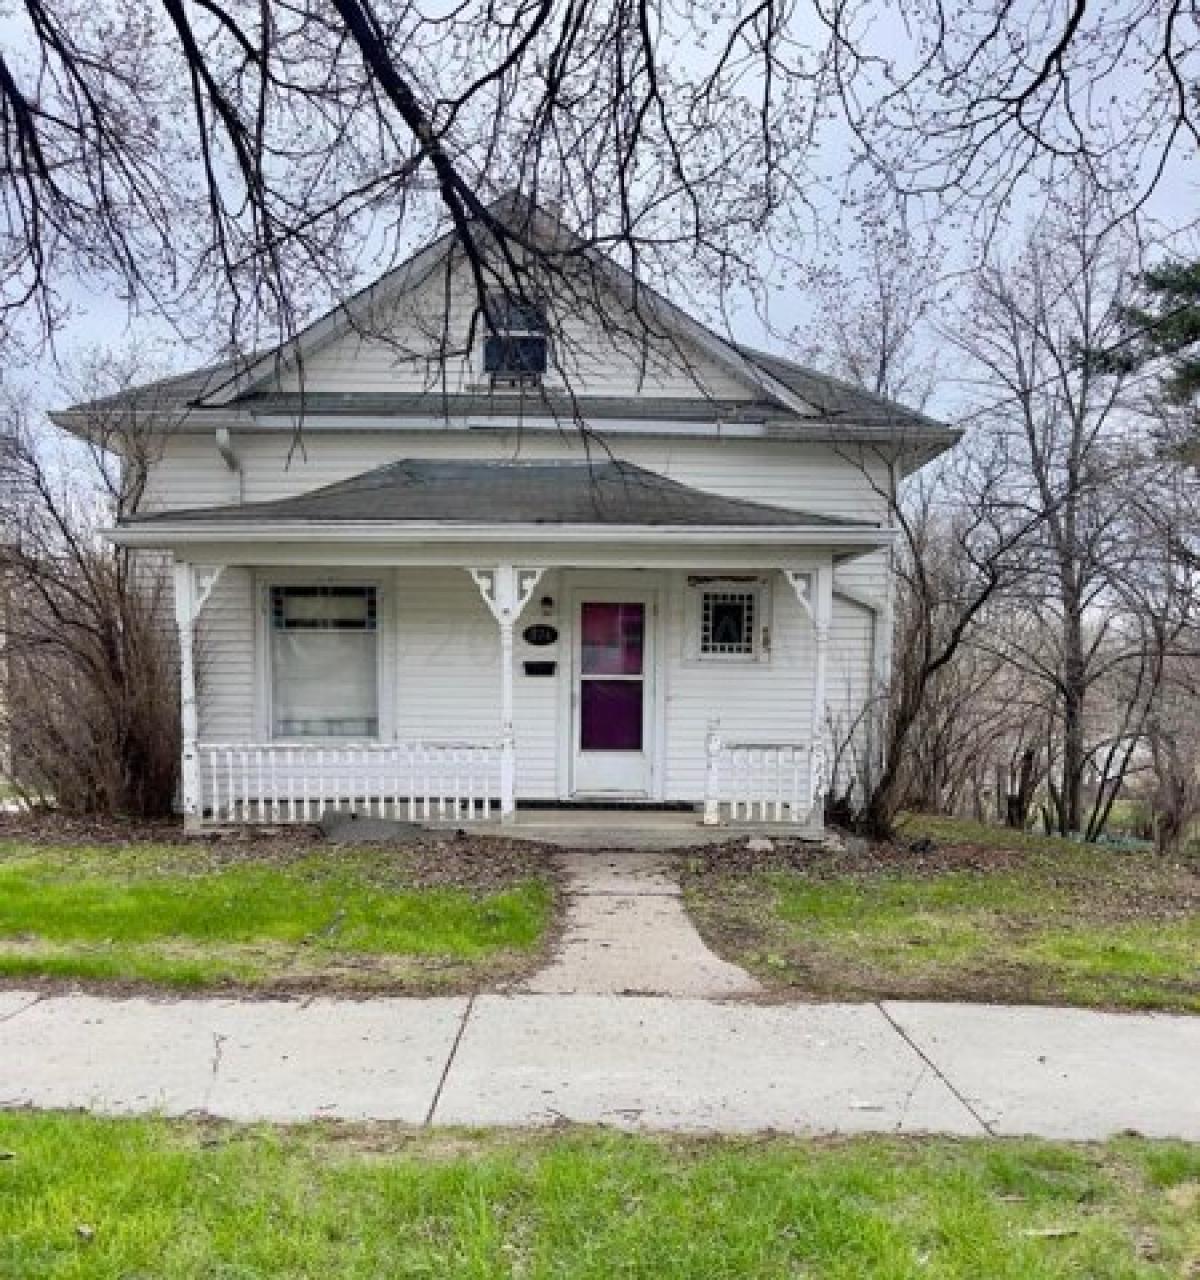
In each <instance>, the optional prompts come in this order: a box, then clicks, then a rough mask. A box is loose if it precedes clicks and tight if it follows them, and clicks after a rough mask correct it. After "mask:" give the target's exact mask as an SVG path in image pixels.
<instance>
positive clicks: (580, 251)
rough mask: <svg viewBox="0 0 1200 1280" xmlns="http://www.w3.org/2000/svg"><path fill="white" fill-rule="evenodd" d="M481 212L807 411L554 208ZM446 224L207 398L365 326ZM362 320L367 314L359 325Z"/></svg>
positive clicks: (765, 391) (436, 248) (236, 393)
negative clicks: (577, 262)
mask: <svg viewBox="0 0 1200 1280" xmlns="http://www.w3.org/2000/svg"><path fill="white" fill-rule="evenodd" d="M487 211H488V214H489V215H490V216H491V217H492V218H494V219H495V220H496V221H497V222H499V223H500V224H502V225H503V226H504V227H506V228H508V229H510V230H511V231H512V232H513V233H515V234H518V235H519V236H520V237H522V238H524V239H525V240H527V241H529V242H530V243H533V244H536V245H538V246H539V247H542V248H544V249H545V250H547V251H549V252H552V253H558V254H562V255H564V256H566V255H574V256H576V257H578V258H581V259H584V260H586V261H587V262H589V263H590V264H591V266H592V268H593V269H595V270H597V271H598V273H599V274H600V276H601V277H603V278H605V282H606V283H607V284H608V285H609V286H610V287H611V288H612V289H613V290H614V291H615V292H616V293H617V294H618V295H628V296H629V297H634V298H636V300H637V306H638V308H639V310H640V311H641V313H642V314H644V315H645V316H646V317H647V319H650V318H653V319H654V321H655V322H657V323H659V324H661V325H662V326H663V327H664V328H665V329H666V330H667V331H668V332H670V333H672V334H674V335H675V336H676V337H677V338H680V339H685V340H688V341H690V342H692V343H693V344H694V345H695V346H697V347H698V348H699V349H700V350H701V351H703V352H704V353H705V354H706V355H707V356H709V358H710V359H712V360H713V361H715V363H716V364H717V365H718V366H719V367H721V368H723V369H724V370H725V371H726V372H728V373H730V374H732V375H733V376H734V377H736V378H738V379H740V380H741V381H742V382H745V383H746V384H748V385H749V386H751V387H753V388H755V389H756V390H757V391H759V392H760V393H761V394H762V395H763V396H765V397H766V398H767V399H768V400H774V401H776V402H777V403H779V404H780V405H782V406H783V407H785V408H787V409H790V410H791V411H792V412H793V413H796V414H799V415H801V416H804V415H806V414H808V413H809V412H811V406H809V405H808V404H807V403H806V402H805V401H804V400H802V399H801V398H800V397H798V396H797V395H796V394H795V393H794V392H793V390H792V389H791V388H790V387H789V386H788V385H787V384H786V383H784V382H782V381H780V380H779V379H778V378H777V377H776V376H775V375H774V374H773V373H771V372H770V370H769V369H767V368H765V367H764V366H763V365H761V364H760V363H759V362H757V361H755V360H753V359H751V358H750V357H748V356H747V355H745V354H743V352H742V351H741V350H740V349H739V348H738V347H737V346H735V345H734V344H733V343H732V342H730V341H728V340H727V339H726V338H723V337H721V336H720V335H719V334H718V333H716V332H715V331H714V330H712V329H710V328H708V326H707V325H703V324H701V323H700V322H699V321H698V320H696V319H695V318H694V317H693V316H690V315H689V314H688V313H687V312H686V311H684V310H683V309H682V308H681V307H678V306H676V305H675V303H673V302H671V301H670V300H669V299H668V298H666V297H665V296H664V295H663V294H661V293H659V292H658V290H656V289H654V288H653V287H651V286H650V285H648V284H646V283H645V282H643V281H641V280H637V279H635V278H634V276H633V275H632V274H631V273H630V272H629V271H627V270H626V269H625V268H624V267H622V266H621V265H620V264H619V263H617V262H615V261H613V259H612V258H610V257H608V256H607V255H605V254H602V253H600V252H599V251H598V250H596V249H595V248H593V247H591V246H588V245H586V244H585V243H584V241H583V240H582V238H581V237H580V236H578V235H576V234H575V233H574V232H573V231H571V230H570V228H568V227H567V226H566V224H565V223H564V222H563V221H562V219H561V218H559V217H558V216H557V215H556V214H554V213H551V212H550V211H548V210H546V209H544V208H542V207H541V206H540V205H538V204H535V203H534V202H533V201H532V200H530V199H529V198H528V197H526V196H524V195H522V194H521V193H520V192H515V191H513V192H508V193H506V194H505V195H502V196H500V197H498V198H497V199H496V200H494V201H493V202H492V203H491V204H490V205H488V206H487ZM457 238H458V235H457V232H456V231H455V230H453V229H451V230H450V231H447V232H445V233H444V234H443V235H441V236H439V237H438V238H437V239H436V240H434V241H433V242H432V243H430V244H428V245H426V246H425V247H424V248H423V249H420V250H418V252H416V253H415V254H413V255H412V256H411V257H409V258H408V259H406V260H405V261H404V262H402V263H400V264H399V266H396V267H393V268H392V269H391V270H390V271H387V272H385V273H384V274H383V275H382V276H381V277H380V278H379V279H378V280H376V281H374V282H373V283H371V284H370V285H367V286H366V288H364V289H361V290H359V292H358V293H356V294H354V295H353V296H352V297H350V298H348V299H347V300H346V301H344V302H341V303H339V304H338V305H337V306H335V307H332V308H331V309H330V310H328V311H327V312H325V314H324V315H322V316H319V317H318V318H317V319H316V320H314V321H313V322H312V323H311V324H309V325H306V326H305V328H303V329H302V330H301V331H300V332H299V333H298V334H297V335H296V336H295V337H294V338H291V339H289V340H288V341H287V342H285V343H284V344H282V345H281V346H279V347H277V348H275V349H274V350H273V351H269V352H267V353H265V354H263V355H262V356H261V357H259V358H258V359H256V360H253V361H251V362H250V363H249V364H248V365H247V366H246V367H245V368H244V369H239V370H237V371H236V372H235V373H234V374H233V375H232V376H231V377H230V378H229V379H228V380H227V381H226V382H225V383H224V384H223V385H221V386H218V387H216V388H215V389H214V390H212V391H211V392H209V393H208V394H207V395H206V396H205V397H204V400H203V403H204V404H206V405H225V404H229V403H231V402H232V401H234V400H238V399H241V398H243V397H245V396H247V395H251V394H253V393H254V392H255V391H259V390H261V389H262V388H263V387H264V386H265V385H266V384H268V383H269V382H270V381H271V380H272V379H274V378H275V377H276V376H277V374H278V373H279V372H280V370H281V369H283V368H286V367H288V366H289V365H291V364H294V363H296V362H298V361H302V360H304V359H306V358H308V357H310V356H311V355H313V354H315V353H316V352H317V351H320V350H321V349H322V348H323V347H326V346H328V345H329V344H330V343H333V342H336V341H337V340H338V339H339V338H341V337H344V336H345V335H346V334H349V333H351V332H353V331H354V330H355V328H356V327H359V328H365V329H367V330H368V331H369V328H370V325H369V317H370V316H371V315H372V312H373V310H374V309H375V308H383V307H387V306H388V305H389V304H390V303H391V301H392V300H393V299H395V298H396V297H398V296H401V295H403V293H404V292H405V291H406V290H407V289H409V288H411V287H412V285H413V284H414V283H415V282H419V281H421V280H424V279H426V278H427V276H428V273H429V272H430V271H432V270H433V269H434V268H435V267H436V266H438V265H439V264H440V263H441V262H443V261H444V260H445V258H446V257H447V255H449V253H450V252H451V250H452V249H453V246H454V244H455V241H456V240H457ZM364 319H366V320H367V321H368V323H367V324H365V325H364V324H363V321H364Z"/></svg>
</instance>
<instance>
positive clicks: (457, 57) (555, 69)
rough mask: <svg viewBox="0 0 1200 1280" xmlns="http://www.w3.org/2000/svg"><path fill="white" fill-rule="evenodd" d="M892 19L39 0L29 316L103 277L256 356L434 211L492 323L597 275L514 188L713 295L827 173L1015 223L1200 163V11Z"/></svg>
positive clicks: (769, 241)
mask: <svg viewBox="0 0 1200 1280" xmlns="http://www.w3.org/2000/svg"><path fill="white" fill-rule="evenodd" d="M880 17H881V15H880V14H879V13H878V11H877V7H876V6H872V5H869V4H866V3H864V2H862V0H854V2H850V3H844V2H842V0H839V2H838V3H836V4H834V5H832V6H830V5H822V4H818V5H815V6H811V7H810V6H802V5H796V4H790V3H786V2H784V0H763V2H762V3H759V4H755V5H752V6H740V7H736V6H735V7H733V8H732V9H731V8H729V7H728V6H723V5H721V4H718V3H715V2H713V3H707V2H706V3H700V4H695V5H691V6H687V7H683V8H680V7H678V6H670V5H665V4H662V3H659V0H649V2H645V3H632V2H631V0H615V2H613V0H606V2H605V3H600V2H599V0H518V3H516V4H514V5H511V6H501V5H497V4H496V3H495V2H494V0H471V2H469V3H464V4H460V5H457V6H454V7H452V8H450V9H448V10H437V11H435V12H430V11H428V10H427V8H425V7H422V6H419V5H417V4H415V3H411V2H410V0H401V2H399V3H395V4H390V5H388V6H386V7H383V6H376V5H374V4H372V3H371V0H331V2H330V3H329V4H327V5H317V4H313V3H309V2H308V0H301V2H299V3H286V4H285V3H280V2H278V0H263V2H261V3H260V2H256V0H134V2H133V3H125V2H122V3H117V0H90V2H89V3H84V2H83V0H56V2H55V3H48V2H47V0H21V2H20V3H19V4H18V5H17V6H16V9H15V11H14V13H13V14H12V16H11V17H10V19H9V22H8V24H7V28H6V43H5V50H4V54H3V57H2V59H0V146H2V147H3V173H2V174H0V199H2V201H3V212H4V218H3V221H2V222H0V278H2V279H3V281H4V288H5V299H4V314H5V316H6V317H7V319H8V321H9V332H10V333H11V332H13V331H14V326H16V327H17V328H19V327H20V326H19V321H18V316H19V314H20V312H21V311H22V309H25V310H26V312H27V313H28V312H30V311H32V312H34V313H36V315H37V317H38V320H39V324H38V325H37V326H35V329H38V330H40V331H41V333H43V334H44V333H46V332H49V331H52V330H53V329H54V327H55V325H56V324H57V323H58V322H59V321H60V320H61V318H62V316H63V314H64V311H65V309H66V308H68V307H69V304H70V292H71V288H72V287H73V284H74V282H75V281H76V280H77V279H80V278H84V279H89V280H94V281H98V282H99V283H100V284H101V285H103V286H104V287H106V288H108V289H109V290H110V291H113V292H116V293H119V294H121V295H122V296H128V297H130V298H132V299H134V300H135V301H136V302H137V304H138V305H140V306H152V307H155V308H156V309H159V310H161V311H164V312H166V313H168V314H171V315H173V316H175V317H176V318H182V317H185V316H187V315H188V314H189V313H190V312H191V311H192V310H193V309H194V308H195V307H196V306H197V305H202V306H203V309H204V312H205V316H206V318H207V317H208V316H211V315H213V314H216V315H218V316H219V317H220V319H221V321H222V322H224V323H229V324H230V336H231V338H232V339H233V340H234V341H235V342H236V344H237V345H238V347H239V349H242V350H245V349H247V348H250V347H253V346H257V345H259V344H260V343H261V342H262V341H263V340H264V338H268V337H269V338H275V337H279V336H283V337H287V336H288V335H290V334H291V333H293V332H294V331H295V328H296V326H297V324H298V323H299V321H300V319H301V318H302V317H304V316H305V315H307V314H308V313H309V312H310V309H311V306H312V303H313V300H314V297H315V296H320V297H322V298H328V297H330V296H335V297H337V296H343V295H344V293H345V291H346V288H347V285H348V283H349V282H350V280H351V279H353V278H357V277H358V276H359V274H360V273H361V272H363V271H365V270H366V269H367V268H366V262H365V260H366V259H367V258H370V259H371V261H372V264H375V263H378V262H382V263H383V264H384V265H386V264H387V263H390V262H393V261H395V260H396V258H397V256H398V250H399V248H400V247H401V246H408V245H411V244H412V243H414V242H415V240H416V239H417V237H418V235H419V234H420V233H422V232H423V231H427V230H428V227H429V225H430V224H431V222H432V221H433V220H434V219H435V218H436V217H437V216H438V215H441V216H442V217H443V218H444V220H445V222H446V223H447V224H448V225H449V226H451V227H452V228H453V229H454V230H455V231H456V232H457V233H458V235H459V237H460V239H461V243H462V245H463V248H464V253H465V255H466V257H467V259H468V261H469V263H470V268H471V273H472V276H473V278H474V283H475V286H476V290H477V292H478V294H479V297H478V299H477V300H478V302H479V304H480V305H481V306H483V305H484V303H485V296H484V295H485V293H486V285H487V274H488V266H487V263H488V261H489V259H490V258H491V257H492V256H493V255H497V254H498V255H499V257H500V259H502V260H503V261H504V262H505V263H506V264H507V266H508V268H509V270H510V273H511V272H513V271H516V270H517V269H518V268H519V266H520V265H521V264H523V263H524V262H526V261H527V260H528V257H529V256H532V257H534V258H536V259H539V260H540V261H541V262H542V263H543V265H545V264H546V263H548V262H550V261H551V260H553V259H555V258H556V257H557V259H558V265H559V266H560V267H561V266H562V265H563V264H564V263H566V262H568V261H576V262H577V261H578V260H579V256H580V255H579V251H578V245H571V246H560V247H559V249H558V250H547V249H546V247H545V246H544V245H541V244H535V243H533V241H532V240H531V238H530V237H529V236H528V235H527V233H526V231H525V230H524V229H523V228H522V227H521V225H519V223H518V224H517V225H511V224H510V223H509V222H508V221H506V220H505V219H502V218H498V217H497V216H496V215H495V213H494V212H493V211H492V210H490V208H489V205H488V196H489V195H490V194H494V193H497V192H499V191H501V190H505V189H508V188H510V187H514V186H517V187H520V188H522V189H524V190H525V191H527V192H528V193H529V194H531V195H533V196H535V197H538V198H540V199H542V200H553V199H558V200H560V201H561V202H562V203H563V204H564V205H565V212H566V214H567V220H568V222H569V223H570V225H572V226H573V227H575V228H577V229H578V231H579V234H580V237H581V239H582V242H583V243H584V244H585V245H590V246H594V247H603V248H605V249H606V250H608V251H609V252H611V253H612V254H614V256H616V257H617V258H619V259H620V260H621V262H622V263H623V265H625V266H626V267H628V268H629V269H630V270H631V271H632V273H633V275H634V277H635V279H636V280H638V281H640V282H648V281H652V280H654V279H655V278H658V279H660V280H661V279H663V278H664V276H665V273H666V272H667V271H670V272H672V273H675V272H678V271H679V270H681V269H691V270H694V271H695V272H696V273H697V278H698V279H703V280H704V281H705V282H706V284H707V286H708V288H709V291H710V292H711V293H712V294H714V295H715V294H719V293H722V292H724V291H726V290H729V289H733V288H737V287H741V286H744V285H746V284H747V283H749V282H752V281H754V280H757V279H760V278H761V277H762V275H763V269H762V268H763V261H762V259H761V257H759V256H757V255H758V254H759V253H760V252H761V253H769V254H773V255H774V256H775V258H776V260H779V259H782V258H786V257H788V256H789V252H790V251H786V250H785V247H784V246H786V245H787V244H788V242H789V239H790V238H794V236H795V233H796V232H797V231H798V229H799V228H800V227H801V225H802V223H804V224H806V225H809V226H810V225H811V224H809V223H807V216H808V214H809V213H810V212H812V211H813V210H814V208H815V207H816V206H818V205H819V204H820V200H821V197H820V196H818V195H815V194H814V193H816V192H819V191H820V189H821V187H822V184H823V182H824V183H832V182H836V183H837V184H838V185H839V187H840V188H841V189H842V190H847V189H848V190H849V194H850V197H851V198H853V197H854V196H856V195H857V196H861V197H862V198H863V206H862V207H863V208H869V209H873V210H878V209H879V208H880V207H881V201H882V200H884V199H887V198H891V197H893V196H895V195H896V194H900V195H908V196H915V197H925V196H928V195H936V196H939V197H949V198H950V199H952V200H954V199H958V200H971V201H974V202H975V207H976V208H977V209H978V208H983V210H984V212H985V214H986V217H987V220H988V221H989V222H994V221H996V220H997V219H1001V218H1003V217H1004V216H1005V211H1006V209H1007V208H1009V207H1010V201H1011V200H1012V198H1013V196H1014V195H1015V193H1016V192H1017V190H1018V188H1020V186H1021V185H1022V184H1023V183H1028V182H1033V183H1035V184H1036V183H1040V182H1048V181H1054V182H1057V181H1059V180H1061V178H1062V177H1063V174H1064V171H1070V172H1072V173H1074V174H1076V175H1079V174H1083V175H1086V176H1087V177H1088V178H1089V180H1091V181H1094V182H1096V183H1100V184H1104V185H1106V186H1108V187H1109V188H1110V189H1113V190H1119V191H1121V192H1122V193H1123V198H1125V199H1126V200H1127V202H1128V204H1130V205H1133V206H1136V204H1137V203H1138V202H1139V200H1140V198H1141V197H1143V196H1144V195H1145V193H1146V192H1147V191H1149V190H1151V189H1153V187H1154V185H1155V183H1156V182H1157V181H1158V179H1159V177H1160V176H1161V173H1162V172H1163V170H1164V168H1165V167H1166V165H1167V163H1168V162H1169V160H1170V159H1171V157H1172V156H1173V155H1174V154H1176V153H1178V152H1180V151H1184V152H1187V153H1188V154H1190V153H1191V152H1192V151H1193V150H1194V145H1195V141H1196V129H1195V123H1194V112H1195V106H1196V104H1195V96H1194V94H1193V92H1192V91H1191V89H1190V88H1189V86H1190V85H1192V84H1193V83H1194V80H1195V65H1194V63H1195V56H1196V55H1195V47H1196V39H1195V36H1196V17H1195V15H1194V14H1193V13H1192V12H1191V11H1190V10H1186V9H1183V8H1181V7H1180V6H1178V5H1170V6H1167V7H1166V8H1165V9H1163V8H1162V7H1161V6H1157V5H1149V4H1145V3H1138V2H1135V0H1122V2H1121V3H1118V4H1115V5H1108V6H1104V7H1103V8H1100V7H1096V6H1087V5H1085V4H1083V3H1076V4H1070V5H1067V6H1065V7H1043V8H1041V9H1036V8H1035V9H1033V10H1029V9H1027V8H1023V7H1020V6H1016V7H1013V6H1003V7H1001V8H1000V9H999V10H997V9H996V8H995V6H993V5H991V4H989V3H985V0H964V2H963V3H959V4H956V5H955V6H952V7H951V6H949V5H947V4H946V3H945V2H944V0H920V3H918V4H916V5H914V6H911V7H910V8H908V9H906V10H905V11H904V13H903V15H900V14H899V13H896V14H890V15H884V16H883V17H884V20H880ZM835 131H836V132H835ZM831 136H833V137H836V138H837V139H838V141H839V144H840V145H839V147H838V149H837V152H836V154H837V170H836V172H834V173H829V172H826V171H823V170H822V168H821V159H820V158H821V151H820V148H821V145H822V144H823V143H825V142H827V141H828V139H829V137H831ZM847 139H849V140H850V146H849V148H848V149H847V145H846V140H847ZM26 336H28V334H26Z"/></svg>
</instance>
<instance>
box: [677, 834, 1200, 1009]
mask: <svg viewBox="0 0 1200 1280" xmlns="http://www.w3.org/2000/svg"><path fill="white" fill-rule="evenodd" d="M676 865H677V869H678V872H679V875H680V879H681V881H682V884H683V887H684V897H685V902H686V904H687V906H688V909H689V911H690V912H691V914H692V916H693V919H694V921H695V923H696V925H697V927H698V929H699V930H700V933H701V935H702V937H703V938H704V940H705V942H706V943H707V944H708V946H709V947H710V948H711V949H712V950H713V951H715V952H716V953H717V954H718V955H721V956H723V957H724V958H725V959H727V960H730V961H732V962H734V963H736V964H740V965H742V966H743V967H744V968H747V969H749V970H750V972H752V973H753V974H754V975H755V976H756V977H757V978H759V979H760V980H761V981H762V982H763V983H764V984H765V985H766V986H767V987H768V989H769V990H768V994H767V996H766V997H764V998H766V999H769V1000H795V999H808V1000H878V999H923V1000H968V1001H970V1000H978V1001H987V1002H1000V1003H1028V1004H1070V1005H1083V1006H1088V1007H1100V1008H1115V1009H1164V1010H1178V1011H1182V1012H1200V970H1197V967H1196V966H1195V964H1194V962H1193V963H1188V960H1187V957H1186V954H1184V955H1181V950H1185V949H1186V947H1187V939H1189V938H1190V937H1191V936H1192V933H1191V930H1192V929H1193V928H1194V927H1195V925H1194V922H1196V921H1197V920H1200V866H1198V865H1197V864H1196V863H1195V862H1194V861H1185V862H1171V861H1167V860H1164V859H1161V858H1159V857H1157V856H1156V855H1154V854H1153V853H1145V852H1140V851H1139V852H1125V851H1117V850H1113V849H1109V848H1105V847H1095V846H1080V845H1075V844H1073V843H1068V842H1066V841H1062V842H1050V843H1049V844H1047V842H1043V841H1031V842H1030V846H1029V847H1028V848H1022V847H1020V846H1013V845H1012V844H1009V843H1003V844H997V845H995V846H992V845H988V844H986V843H984V842H983V841H982V840H980V841H975V840H972V841H954V842H945V843H941V842H939V843H934V842H932V841H928V840H922V841H919V842H915V843H914V842H903V841H901V842H897V843H894V844H884V843H872V842H868V841H863V840H851V841H848V842H847V846H846V847H845V848H838V847H834V848H823V847H818V846H814V845H813V844H810V843H802V842H789V841H776V842H775V843H774V847H773V848H771V849H769V850H751V849H749V848H747V846H746V842H745V841H744V840H740V841H736V842H730V843H728V844H726V845H722V846H709V847H705V848H697V849H691V850H688V851H686V852H684V853H682V854H680V855H679V857H678V859H677V864H676ZM976 883H977V884H978V893H976V891H975V884H976ZM781 885H786V886H787V887H788V888H787V893H788V895H789V899H790V901H791V903H792V904H793V905H792V906H791V907H790V908H789V909H788V910H787V911H786V912H785V910H784V908H783V906H782V903H783V901H784V898H783V897H782V896H781V895H782V894H783V892H784V891H783V890H782V889H781ZM826 891H828V892H826ZM843 891H844V892H843ZM808 892H811V894H812V902H813V910H814V913H815V914H813V915H812V916H809V915H806V914H797V912H798V910H799V911H801V912H804V911H805V910H806V908H804V907H800V908H797V906H796V905H795V904H796V902H797V901H798V900H799V901H800V902H801V903H803V902H804V900H805V896H806V894H807V893H808ZM860 903H861V907H860V906H859V905H858V904H860ZM1159 929H1161V932H1156V930H1159ZM1125 939H1128V940H1129V941H1128V945H1126V942H1125V941H1123V940H1125ZM1181 939H1182V941H1181ZM1143 956H1144V957H1145V959H1144V960H1143V959H1142V958H1141V957H1143Z"/></svg>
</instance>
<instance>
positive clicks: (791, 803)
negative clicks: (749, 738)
mask: <svg viewBox="0 0 1200 1280" xmlns="http://www.w3.org/2000/svg"><path fill="white" fill-rule="evenodd" d="M706 747H707V768H706V773H705V787H704V822H705V825H706V826H717V825H720V824H721V823H723V822H731V823H737V822H779V823H785V822H807V821H808V820H809V818H810V817H811V816H812V812H813V797H814V796H815V795H816V794H817V792H818V790H819V786H820V782H819V778H818V776H817V773H818V771H819V769H820V768H821V764H820V760H819V759H818V757H819V753H817V752H814V751H813V750H812V747H811V745H810V744H809V743H804V742H740V741H731V740H726V739H724V738H722V737H721V735H720V734H719V733H717V732H715V731H710V733H709V734H708V738H707V740H706Z"/></svg>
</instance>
